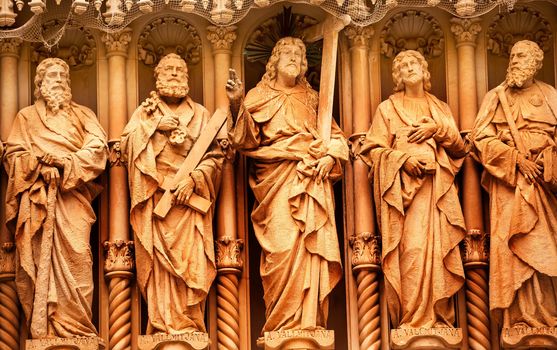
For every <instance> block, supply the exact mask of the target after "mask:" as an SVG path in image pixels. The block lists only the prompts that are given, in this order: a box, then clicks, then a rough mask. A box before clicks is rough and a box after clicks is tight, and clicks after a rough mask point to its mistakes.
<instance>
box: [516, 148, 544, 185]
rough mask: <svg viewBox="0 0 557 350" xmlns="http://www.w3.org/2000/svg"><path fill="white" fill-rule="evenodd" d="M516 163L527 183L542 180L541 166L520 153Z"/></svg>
mask: <svg viewBox="0 0 557 350" xmlns="http://www.w3.org/2000/svg"><path fill="white" fill-rule="evenodd" d="M516 165H517V166H518V170H519V171H520V172H521V173H522V174H523V175H524V177H525V178H526V181H528V183H533V182H535V181H538V182H540V181H541V180H542V171H543V166H542V165H540V164H537V163H536V162H533V161H531V160H529V159H527V158H526V157H525V156H524V155H522V154H521V153H519V154H518V159H517V160H516Z"/></svg>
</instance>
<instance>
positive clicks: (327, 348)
mask: <svg viewBox="0 0 557 350" xmlns="http://www.w3.org/2000/svg"><path fill="white" fill-rule="evenodd" d="M257 345H258V346H259V347H261V348H263V349H264V350H314V349H315V350H318V349H319V350H334V348H335V332H334V331H331V330H326V329H317V330H301V329H300V330H287V331H275V332H265V336H264V337H263V338H259V340H258V341H257Z"/></svg>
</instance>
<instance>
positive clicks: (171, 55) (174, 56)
mask: <svg viewBox="0 0 557 350" xmlns="http://www.w3.org/2000/svg"><path fill="white" fill-rule="evenodd" d="M170 59H177V60H180V61H182V63H183V64H184V67H185V68H186V76H188V65H187V64H186V61H184V59H183V58H182V57H180V56H179V55H177V54H175V53H169V54H168V55H166V56H164V57H163V58H161V60H160V61H159V64H157V66H156V67H155V79H158V78H159V74H160V73H161V71H162V69H163V67H164V66H165V65H166V61H168V60H170Z"/></svg>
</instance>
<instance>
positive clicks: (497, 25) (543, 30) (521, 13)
mask: <svg viewBox="0 0 557 350" xmlns="http://www.w3.org/2000/svg"><path fill="white" fill-rule="evenodd" d="M552 39H553V34H552V31H551V26H550V24H549V22H548V21H547V20H546V19H545V18H544V16H543V15H542V14H541V13H540V12H538V11H536V10H534V9H532V8H529V7H526V6H516V7H515V8H514V9H513V10H511V11H509V12H505V13H500V14H498V15H497V16H495V19H494V20H493V22H492V23H491V25H490V26H489V28H488V29H487V49H488V50H489V51H491V53H493V54H494V55H498V56H503V57H509V54H510V52H511V48H512V47H513V45H514V44H515V43H516V42H517V41H519V40H531V41H534V42H535V43H536V44H538V46H539V47H540V48H541V49H542V50H543V51H544V52H548V51H549V49H550V48H551V47H552V46H553V45H552V41H553V40H552Z"/></svg>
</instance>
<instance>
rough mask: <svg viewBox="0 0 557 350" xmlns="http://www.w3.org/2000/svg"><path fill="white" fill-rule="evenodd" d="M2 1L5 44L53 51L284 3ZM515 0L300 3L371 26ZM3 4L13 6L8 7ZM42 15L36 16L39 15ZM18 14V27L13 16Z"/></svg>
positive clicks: (227, 19)
mask: <svg viewBox="0 0 557 350" xmlns="http://www.w3.org/2000/svg"><path fill="white" fill-rule="evenodd" d="M12 1H13V0H1V1H0V2H2V10H1V11H0V21H1V23H2V24H4V28H6V27H7V26H9V25H11V27H16V28H14V29H6V30H0V39H2V38H21V39H23V40H25V41H31V42H43V43H44V45H45V46H46V47H52V46H54V45H55V44H56V43H57V42H58V41H59V40H60V38H61V37H62V35H63V34H64V32H65V30H66V29H67V28H69V27H77V28H79V27H84V28H94V29H99V30H102V31H106V32H118V31H120V30H122V29H123V28H125V27H126V26H128V25H129V24H130V23H131V22H132V21H134V20H135V19H137V18H139V17H141V16H149V15H152V14H156V13H157V12H160V11H163V10H175V11H180V12H185V13H188V14H192V15H193V14H195V15H198V16H201V17H203V18H205V19H207V20H208V21H209V22H211V23H212V24H215V25H220V26H225V25H231V24H235V23H237V22H239V21H241V20H242V18H244V17H245V16H246V15H247V14H248V13H249V11H250V10H251V9H253V8H258V7H266V6H271V5H273V4H275V3H278V2H283V1H282V0H89V1H87V0H73V1H69V0H59V1H60V2H61V3H60V4H56V3H55V2H54V1H51V0H47V2H46V3H44V2H43V1H41V0H27V1H28V2H25V3H24V1H23V0H16V1H15V4H14V3H12ZM515 1H516V0H454V1H450V0H441V1H439V0H325V1H322V0H300V1H296V3H307V4H310V5H313V6H319V7H321V8H322V9H323V10H325V11H327V12H329V13H331V14H333V15H335V16H341V15H348V16H350V18H351V19H352V23H353V24H354V25H358V26H367V25H369V24H372V23H375V22H378V21H379V20H381V19H382V18H383V17H384V16H385V15H386V14H387V12H389V11H390V10H393V9H394V8H395V7H397V6H404V7H437V8H441V9H443V10H445V11H448V12H450V13H452V14H454V15H455V16H458V17H475V16H479V15H482V14H484V13H486V12H488V11H490V10H491V9H493V8H494V7H496V6H500V7H501V10H502V11H507V10H510V9H512V7H513V6H514V3H515ZM4 4H11V5H12V7H10V6H5V5H4ZM41 11H42V13H38V12H41ZM14 12H15V14H17V18H16V21H15V23H10V22H13V14H14ZM54 19H56V20H57V21H56V22H57V23H59V26H58V27H57V28H55V30H52V28H49V29H48V30H46V29H45V26H44V24H45V23H52V22H53V20H54Z"/></svg>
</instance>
